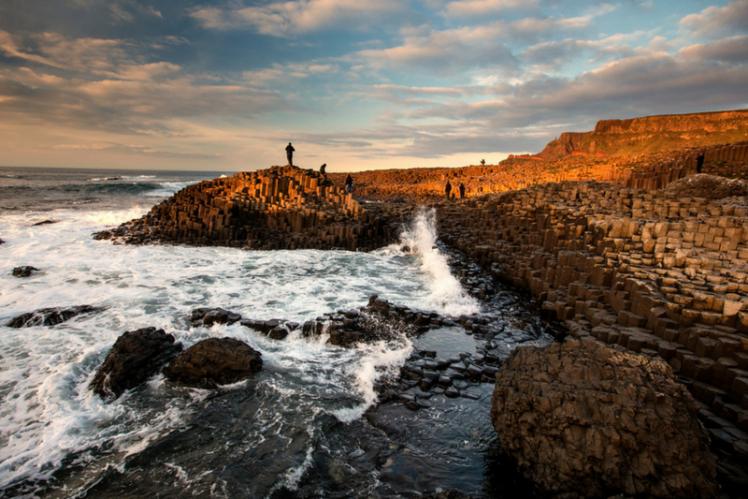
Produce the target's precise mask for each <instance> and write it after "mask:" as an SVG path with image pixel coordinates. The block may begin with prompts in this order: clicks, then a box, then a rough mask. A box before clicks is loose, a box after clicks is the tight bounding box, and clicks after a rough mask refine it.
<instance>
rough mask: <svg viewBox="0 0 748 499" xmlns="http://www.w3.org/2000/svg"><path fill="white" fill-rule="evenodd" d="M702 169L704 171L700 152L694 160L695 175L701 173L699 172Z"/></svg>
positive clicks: (702, 157) (702, 155)
mask: <svg viewBox="0 0 748 499" xmlns="http://www.w3.org/2000/svg"><path fill="white" fill-rule="evenodd" d="M703 169H704V153H703V152H702V153H701V154H699V156H698V157H697V158H696V173H701V170H703Z"/></svg>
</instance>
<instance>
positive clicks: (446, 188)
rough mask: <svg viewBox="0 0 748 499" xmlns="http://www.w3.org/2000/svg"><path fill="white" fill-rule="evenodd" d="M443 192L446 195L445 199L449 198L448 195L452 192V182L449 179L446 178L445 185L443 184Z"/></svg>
mask: <svg viewBox="0 0 748 499" xmlns="http://www.w3.org/2000/svg"><path fill="white" fill-rule="evenodd" d="M444 193H445V194H446V195H447V200H449V195H450V194H451V193H452V184H450V183H449V179H447V185H445V186H444Z"/></svg>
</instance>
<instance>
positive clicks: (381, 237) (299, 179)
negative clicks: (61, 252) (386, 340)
mask: <svg viewBox="0 0 748 499" xmlns="http://www.w3.org/2000/svg"><path fill="white" fill-rule="evenodd" d="M405 211H407V210H403V211H402V212H401V211H398V209H397V208H396V207H387V206H380V205H370V207H368V208H367V209H364V208H363V207H362V206H361V205H360V204H359V203H358V202H357V201H356V200H354V199H353V197H352V196H351V195H350V194H347V193H345V191H344V190H343V189H342V184H337V185H336V184H334V183H332V182H331V181H330V180H328V179H326V178H325V177H324V176H322V175H321V174H320V173H318V172H314V171H312V170H302V169H300V168H297V167H294V166H284V167H279V166H275V167H272V168H269V169H267V170H259V171H254V172H240V173H237V174H235V175H232V176H230V177H223V178H217V179H213V180H207V181H203V182H200V183H197V184H194V185H191V186H189V187H186V188H185V189H182V190H181V191H179V192H177V193H176V194H174V195H173V196H172V197H170V198H168V199H166V200H165V201H163V202H161V203H160V204H158V205H156V206H154V207H153V208H152V209H151V211H150V212H149V213H147V214H146V215H145V216H143V217H141V218H138V219H135V220H132V221H129V222H126V223H124V224H122V225H120V226H119V227H117V228H115V229H112V230H108V231H103V232H99V233H97V234H95V235H94V237H95V238H96V239H110V240H113V241H114V242H117V243H125V244H152V243H171V244H186V245H207V246H235V247H242V248H248V249H303V248H307V249H310V248H313V249H334V248H341V249H349V250H359V249H360V250H368V249H374V248H377V247H380V246H383V245H386V244H388V243H390V242H392V241H394V240H396V239H397V237H398V236H399V231H400V224H401V221H402V217H404V216H405Z"/></svg>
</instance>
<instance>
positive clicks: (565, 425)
mask: <svg viewBox="0 0 748 499" xmlns="http://www.w3.org/2000/svg"><path fill="white" fill-rule="evenodd" d="M696 412H697V408H696V405H695V403H694V402H693V400H692V399H691V397H690V396H689V394H688V391H687V390H686V389H685V387H684V386H683V385H681V384H679V383H678V382H677V381H676V379H675V378H674V376H673V375H672V372H671V371H670V368H669V366H668V365H667V364H666V363H665V362H663V361H661V360H658V359H651V358H648V357H645V356H641V355H636V354H631V353H626V352H624V351H622V350H621V349H613V348H610V347H607V346H604V345H602V344H600V343H598V342H597V341H595V340H585V341H578V340H573V339H571V340H568V341H566V342H564V343H563V344H560V343H554V344H552V345H551V346H549V347H547V348H544V349H540V348H520V349H518V350H517V352H516V353H515V354H514V355H513V356H512V357H510V358H509V360H508V361H507V362H506V363H505V364H504V366H503V367H502V368H501V369H500V370H499V373H498V374H497V377H496V387H495V389H494V396H493V406H492V410H491V417H492V420H493V424H494V427H495V429H496V431H497V433H498V434H499V439H500V442H501V445H502V448H503V449H504V451H506V452H508V453H509V454H510V455H511V456H513V457H514V458H515V459H516V460H517V463H518V465H519V468H520V469H521V470H522V471H523V472H524V473H525V474H526V475H527V476H528V477H529V478H531V479H532V480H533V482H534V483H536V484H538V485H540V486H541V487H542V488H544V489H545V490H546V491H548V492H550V493H552V494H559V495H561V494H563V495H564V496H565V497H570V496H574V497H607V496H611V495H614V494H625V495H626V496H637V497H712V496H714V495H715V492H716V487H715V484H714V478H715V473H716V470H715V459H714V457H713V456H712V455H711V454H710V452H709V450H708V439H707V438H706V435H705V434H704V432H703V429H702V428H701V426H700V424H699V422H698V420H697V419H696V417H695V416H696Z"/></svg>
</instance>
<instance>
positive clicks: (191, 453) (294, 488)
mask: <svg viewBox="0 0 748 499" xmlns="http://www.w3.org/2000/svg"><path fill="white" fill-rule="evenodd" d="M221 174H230V172H172V171H169V172H148V171H129V170H128V171H126V170H84V169H78V170H74V169H41V168H40V169H32V168H0V239H2V240H4V241H5V242H4V244H2V245H0V497H2V496H7V497H11V496H42V497H70V496H77V495H82V494H87V496H88V497H112V496H117V497H143V496H156V495H159V496H161V497H184V496H190V495H193V496H198V497H205V496H216V497H269V496H282V497H286V496H292V497H293V496H303V497H318V496H329V497H351V496H362V495H369V496H401V495H405V496H410V495H413V494H415V493H417V492H418V493H420V492H419V491H425V490H432V491H433V490H447V489H455V490H459V491H462V492H463V493H468V494H472V495H477V496H490V495H496V494H499V495H501V494H500V493H499V492H500V491H502V490H504V491H506V490H509V491H513V492H516V490H517V489H516V487H520V489H519V490H523V489H521V487H522V485H517V484H516V483H515V482H516V479H515V478H514V477H513V475H512V474H511V472H510V471H508V470H509V468H506V471H505V472H504V474H502V472H500V471H496V470H497V469H499V468H501V466H502V465H501V463H500V457H497V453H496V439H495V435H494V432H493V429H492V428H491V424H490V420H489V417H488V413H487V408H488V407H489V406H490V395H491V389H492V385H490V384H485V383H484V384H482V385H480V386H477V387H476V388H475V391H474V395H475V396H474V397H471V398H460V399H458V401H451V400H447V399H445V398H444V397H441V398H437V397H435V399H434V400H435V401H434V402H433V403H432V404H431V407H430V408H428V409H422V410H420V411H418V412H413V411H409V410H407V409H405V408H403V406H402V404H399V403H392V404H390V403H388V404H382V405H381V406H380V405H379V404H378V393H377V391H376V386H377V383H380V382H382V381H383V380H385V379H388V378H389V379H395V380H396V379H397V377H398V374H399V371H400V367H401V366H402V365H403V364H404V363H405V362H406V360H407V359H408V358H409V356H411V354H412V353H413V352H414V351H415V350H418V349H422V348H425V347H429V348H431V347H433V348H434V349H435V350H438V349H439V348H451V347H454V348H455V352H459V351H461V350H464V349H466V348H476V347H477V344H476V345H474V344H473V343H476V340H474V339H473V338H472V337H469V336H465V335H462V334H461V333H460V336H457V333H456V332H454V331H451V330H449V329H447V330H442V331H441V332H437V333H434V334H431V333H429V334H427V335H424V337H423V338H422V339H419V340H416V339H413V338H408V337H405V336H403V337H402V338H398V339H396V340H392V341H387V342H384V341H380V342H377V343H373V344H367V345H359V346H358V347H356V348H341V347H336V346H332V345H328V344H326V343H325V342H324V337H323V338H321V339H320V338H317V339H314V338H302V337H301V335H300V334H294V333H292V334H291V335H290V336H289V337H288V338H287V339H286V340H284V341H275V340H271V339H268V338H267V337H265V336H263V335H261V334H260V333H257V332H255V331H253V330H250V329H248V328H246V327H244V326H241V325H240V324H238V323H237V324H234V325H228V326H227V325H214V326H212V327H209V328H208V327H192V326H191V325H190V323H189V315H190V311H191V310H192V309H194V308H197V307H223V308H225V309H227V310H232V311H235V312H238V313H240V314H242V315H243V316H244V317H250V318H253V319H273V318H282V319H288V320H293V321H297V322H300V323H301V322H303V321H305V320H308V319H313V318H315V317H319V316H321V315H322V314H325V313H328V312H335V311H338V310H348V309H351V308H357V307H361V306H364V305H365V304H366V303H367V301H368V299H369V297H370V296H371V295H374V294H377V295H379V296H380V297H381V298H384V299H387V300H389V301H390V302H392V303H396V304H398V305H404V306H407V307H410V308H412V309H415V310H420V311H428V312H436V313H438V314H441V315H444V316H447V317H458V316H462V315H475V316H480V315H481V314H488V315H487V317H489V316H490V317H491V320H501V321H505V322H506V331H507V336H506V337H505V338H503V339H500V340H501V342H502V346H503V348H505V350H506V351H507V352H508V351H511V349H513V348H514V346H516V345H517V344H521V343H523V342H527V341H533V342H539V343H542V342H546V341H548V336H547V335H546V334H545V333H543V332H542V331H540V329H539V326H538V325H537V324H536V323H533V322H532V317H533V315H532V313H531V312H530V311H529V308H528V306H527V304H526V302H525V299H524V298H523V297H521V296H518V295H516V294H514V293H513V292H512V291H511V290H505V289H504V290H502V291H501V293H502V296H503V300H504V301H503V303H504V304H505V305H503V306H502V308H501V309H500V310H498V309H497V310H488V309H487V308H486V307H487V305H486V304H485V303H482V302H480V301H478V300H477V299H476V298H474V297H472V296H471V295H470V294H468V293H467V292H466V290H465V289H463V287H462V285H461V283H460V280H459V279H458V278H457V277H456V276H455V275H454V272H453V271H452V269H451V267H450V264H449V259H448V256H447V254H446V253H445V252H444V251H441V250H440V249H439V246H438V242H437V239H438V235H437V234H436V233H435V229H434V227H435V225H434V220H433V216H434V215H433V213H429V212H425V214H422V215H421V216H420V217H419V218H418V219H416V220H414V221H413V224H412V226H410V227H406V228H404V231H403V236H402V237H403V244H407V245H409V246H410V247H412V248H417V249H418V251H416V252H415V254H412V252H408V253H404V252H403V251H401V246H402V244H395V245H392V246H389V247H385V248H381V249H379V250H376V251H373V252H369V253H363V252H348V251H317V250H299V251H247V250H241V249H233V248H220V247H185V246H167V245H156V246H125V245H113V244H111V243H110V242H108V241H95V240H94V239H93V238H92V237H91V235H92V233H94V232H96V231H100V230H103V229H106V228H112V227H114V226H116V225H118V224H120V223H122V222H125V221H127V220H130V219H133V218H136V217H139V216H141V215H143V214H145V213H146V212H147V211H148V210H149V209H150V208H151V206H153V205H154V204H156V203H158V202H159V201H160V200H161V199H164V198H165V197H167V196H169V195H171V194H172V193H174V192H176V191H177V190H179V189H181V188H183V187H185V186H187V185H189V184H192V183H194V182H197V181H200V180H202V179H206V178H213V177H216V176H219V175H221ZM45 221H49V222H52V223H44V224H41V225H35V224H38V223H39V222H45ZM23 265H31V266H34V267H37V268H39V269H40V271H39V272H38V273H35V274H33V275H32V276H31V277H28V278H17V277H14V276H12V275H11V272H12V269H13V268H14V267H18V266H23ZM84 304H87V305H95V306H101V307H105V310H104V311H103V312H102V313H98V314H91V315H86V316H79V317H77V318H75V319H72V320H70V321H67V322H65V323H63V324H59V325H57V326H53V327H48V326H35V327H28V328H21V329H14V328H10V327H7V326H5V324H6V323H7V322H8V321H9V320H10V319H11V318H13V317H15V316H17V315H19V314H22V313H25V312H30V311H33V310H36V309H39V308H43V307H57V306H73V305H84ZM148 326H155V327H158V328H163V329H164V330H165V331H166V332H167V333H170V334H173V335H174V336H175V337H176V338H177V340H178V341H181V342H182V343H183V344H184V345H185V347H187V346H189V345H191V344H194V343H195V342H197V341H199V340H201V339H204V338H208V337H225V336H228V337H232V338H237V339H240V340H242V341H245V342H246V343H248V344H249V345H251V346H252V347H253V348H255V349H257V350H260V351H261V352H262V356H263V361H264V367H263V370H262V371H261V372H260V373H258V375H256V376H255V377H254V378H253V379H251V380H247V381H245V382H241V383H237V384H236V385H231V386H227V387H221V388H219V389H218V390H201V389H190V388H184V387H177V386H173V385H171V384H170V383H168V382H166V381H165V379H164V378H163V376H162V375H157V376H155V377H154V378H152V379H151V380H150V381H149V382H148V383H147V384H146V385H145V386H143V387H141V388H138V389H134V390H131V391H128V392H126V393H125V394H124V395H123V396H122V397H120V398H119V399H117V400H115V401H113V402H104V401H102V400H100V399H99V398H98V397H97V396H96V395H94V394H93V393H92V392H91V391H90V390H89V389H88V385H89V383H90V381H91V379H92V377H93V375H94V373H95V371H96V368H97V367H98V365H99V364H100V363H101V362H102V361H103V359H104V357H105V356H106V354H107V352H108V351H109V349H110V348H111V346H112V344H113V343H114V341H115V340H116V338H117V337H118V336H119V335H121V334H122V333H124V332H125V331H130V330H135V329H138V328H143V327H148ZM463 337H464V338H463ZM456 338H458V339H456ZM455 345H456V346H455ZM437 399H438V400H437ZM389 426H391V427H394V428H395V429H399V433H398V432H397V431H395V432H394V433H391V432H389V431H388V430H387V429H386V428H387V427H389ZM393 431H394V430H393ZM403 432H404V433H403ZM395 435H398V436H395ZM497 460H498V461H497ZM497 463H498V464H497ZM496 467H498V468H496ZM507 473H508V475H507ZM497 477H498V478H497ZM497 491H499V492H497Z"/></svg>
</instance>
